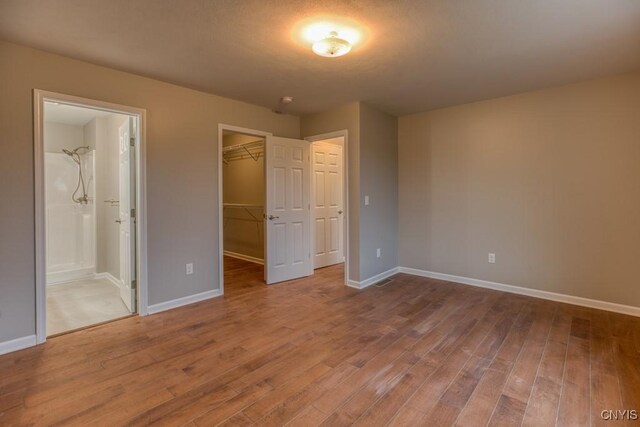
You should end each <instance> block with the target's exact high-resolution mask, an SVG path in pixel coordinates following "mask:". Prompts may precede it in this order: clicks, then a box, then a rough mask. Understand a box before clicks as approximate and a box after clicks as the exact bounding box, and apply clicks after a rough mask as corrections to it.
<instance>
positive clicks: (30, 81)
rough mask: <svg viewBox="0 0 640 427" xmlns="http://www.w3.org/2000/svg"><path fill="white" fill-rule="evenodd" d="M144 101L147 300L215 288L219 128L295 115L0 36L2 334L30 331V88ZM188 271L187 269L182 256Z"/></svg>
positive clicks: (258, 125) (280, 126)
mask: <svg viewBox="0 0 640 427" xmlns="http://www.w3.org/2000/svg"><path fill="white" fill-rule="evenodd" d="M34 88H37V89H43V90H48V91H53V92H60V93H65V94H70V95H76V96H81V97H85V98H90V99H97V100H101V101H106V102H113V103H117V104H122V105H129V106H134V107H139V108H144V109H146V111H147V123H146V131H147V186H148V188H147V209H148V212H149V215H148V217H147V233H148V259H149V266H148V270H149V271H148V272H149V277H148V279H149V304H152V305H153V304H158V303H161V302H165V301H170V300H173V299H177V298H180V297H185V296H189V295H194V294H198V293H201V292H206V291H211V290H214V289H217V288H218V286H219V283H218V265H217V262H216V261H215V260H217V259H218V227H217V224H218V206H217V200H218V196H217V188H218V183H217V179H218V173H217V166H216V165H217V161H218V159H217V143H218V141H217V138H218V137H217V132H218V123H226V124H231V125H236V126H241V127H247V128H252V129H260V130H263V131H267V132H272V133H274V134H275V135H281V136H285V137H291V138H298V137H299V135H300V122H299V119H298V118H297V117H294V116H289V115H278V114H275V113H273V112H272V111H270V110H269V109H267V108H263V107H258V106H254V105H250V104H246V103H243V102H239V101H233V100H230V99H226V98H222V97H219V96H215V95H210V94H206V93H203V92H198V91H196V90H191V89H187V88H184V87H179V86H176V85H172V84H169V83H164V82H160V81H157V80H153V79H150V78H146V77H141V76H137V75H134V74H130V73H125V72H121V71H116V70H113V69H110V68H106V67H101V66H98V65H93V64H89V63H86V62H83V61H77V60H73V59H69V58H65V57H62V56H59V55H55V54H51V53H47V52H43V51H39V50H35V49H31V48H27V47H23V46H19V45H16V44H12V43H6V42H0V93H2V97H0V129H2V130H3V134H2V139H3V149H5V150H7V151H8V152H10V153H11V155H10V156H0V195H1V196H2V198H3V200H11V203H2V204H0V217H1V218H2V219H3V221H2V222H0V295H2V298H0V318H1V319H2V321H0V342H3V341H8V340H11V339H15V338H20V337H25V336H30V335H33V334H34V333H35V243H34V241H35V236H34V178H33V176H34V169H33V89H34ZM188 262H193V263H194V274H193V275H189V276H186V275H185V264H186V263H188Z"/></svg>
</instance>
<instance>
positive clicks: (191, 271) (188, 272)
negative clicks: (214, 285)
mask: <svg viewBox="0 0 640 427" xmlns="http://www.w3.org/2000/svg"><path fill="white" fill-rule="evenodd" d="M191 274H193V263H191V262H190V263H189V264H187V276H189V275H191Z"/></svg>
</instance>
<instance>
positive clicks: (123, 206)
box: [117, 120, 136, 312]
mask: <svg viewBox="0 0 640 427" xmlns="http://www.w3.org/2000/svg"><path fill="white" fill-rule="evenodd" d="M134 156H135V150H134V147H131V126H130V120H127V122H126V123H124V124H123V125H122V126H120V129H119V176H118V181H119V193H120V194H119V196H120V205H119V206H120V207H119V209H120V210H119V218H118V220H117V222H118V223H119V225H120V282H121V284H120V298H122V301H123V302H124V303H125V305H126V306H127V308H128V309H129V311H131V312H133V311H135V309H136V291H135V287H134V286H133V284H132V281H133V280H135V277H136V275H135V267H136V263H135V235H136V233H135V219H134V218H133V217H132V216H133V215H132V211H131V209H132V208H133V207H134V206H135V186H134V184H135V179H134V178H135V169H134V168H135V160H134Z"/></svg>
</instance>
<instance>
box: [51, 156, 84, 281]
mask: <svg viewBox="0 0 640 427" xmlns="http://www.w3.org/2000/svg"><path fill="white" fill-rule="evenodd" d="M94 171H95V151H93V150H90V149H89V147H74V148H70V149H64V150H61V151H60V152H47V153H45V176H46V179H45V183H46V185H45V196H46V210H47V215H46V225H45V226H46V235H47V239H46V241H47V249H46V254H47V284H54V283H60V282H65V281H69V280H74V279H78V278H82V277H85V276H90V275H92V274H94V273H95V272H96V212H95V182H94Z"/></svg>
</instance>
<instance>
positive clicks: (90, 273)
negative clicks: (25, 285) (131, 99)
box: [35, 91, 146, 342]
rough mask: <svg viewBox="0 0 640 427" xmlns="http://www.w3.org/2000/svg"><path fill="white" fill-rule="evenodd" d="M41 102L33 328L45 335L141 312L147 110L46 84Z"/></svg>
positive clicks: (37, 122) (38, 112)
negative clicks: (68, 93) (56, 90)
mask: <svg viewBox="0 0 640 427" xmlns="http://www.w3.org/2000/svg"><path fill="white" fill-rule="evenodd" d="M35 102H36V120H35V130H36V138H35V147H36V150H35V153H36V182H37V191H36V236H37V242H36V248H37V254H38V256H37V268H36V281H37V290H38V292H37V302H38V304H37V336H38V342H43V341H44V340H45V339H46V337H50V336H53V335H58V334H61V333H66V332H69V331H73V330H77V329H82V328H86V327H89V326H93V325H96V324H100V323H104V322H108V321H112V320H115V319H119V318H123V317H127V316H130V315H132V314H135V313H138V312H140V311H144V310H140V306H141V301H140V300H141V298H140V296H141V293H140V292H139V285H138V284H139V283H141V280H140V278H141V277H146V274H144V268H143V269H142V271H140V270H139V269H140V265H141V264H142V263H141V261H142V260H141V257H140V252H141V246H142V249H143V248H144V246H145V245H144V239H143V238H142V237H143V236H142V234H143V231H142V230H140V229H139V228H140V227H141V226H144V222H143V218H142V217H141V216H140V214H141V212H140V206H142V205H143V203H142V201H143V200H141V197H143V195H142V194H141V189H143V185H142V180H141V176H143V175H142V171H141V168H142V167H143V166H142V165H143V158H142V157H143V156H142V154H143V152H142V151H141V148H140V145H141V144H140V142H139V141H140V135H141V118H142V115H143V112H142V111H141V110H135V109H129V110H130V111H127V109H126V108H123V109H120V108H117V109H116V108H112V107H109V108H107V107H106V104H103V103H100V102H97V101H90V100H81V99H79V98H74V97H69V96H66V95H59V94H52V93H47V92H41V91H36V96H35ZM121 110H124V111H121ZM141 238H142V242H141V241H140V239H141ZM145 296H146V294H145Z"/></svg>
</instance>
